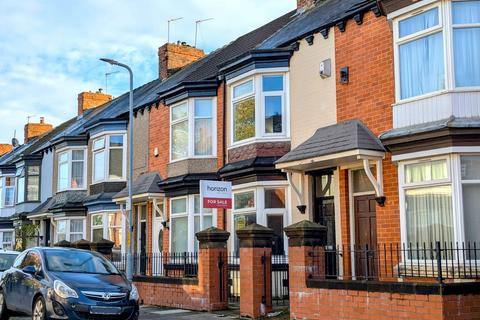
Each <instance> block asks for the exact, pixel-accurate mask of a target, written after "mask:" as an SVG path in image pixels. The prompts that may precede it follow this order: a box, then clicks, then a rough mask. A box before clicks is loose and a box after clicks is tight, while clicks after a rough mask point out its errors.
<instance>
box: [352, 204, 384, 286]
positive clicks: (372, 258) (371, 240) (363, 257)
mask: <svg viewBox="0 0 480 320" xmlns="http://www.w3.org/2000/svg"><path fill="white" fill-rule="evenodd" d="M354 202H355V243H356V255H355V256H356V259H355V260H356V274H357V276H358V277H361V278H375V277H376V276H377V272H378V269H377V263H378V261H377V259H376V256H377V255H376V250H377V214H376V206H377V202H376V201H375V195H366V196H356V197H354Z"/></svg>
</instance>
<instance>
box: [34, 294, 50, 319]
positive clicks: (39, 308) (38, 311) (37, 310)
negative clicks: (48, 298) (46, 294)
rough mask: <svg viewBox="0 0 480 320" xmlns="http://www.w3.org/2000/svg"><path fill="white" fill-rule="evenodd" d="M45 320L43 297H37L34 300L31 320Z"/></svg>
mask: <svg viewBox="0 0 480 320" xmlns="http://www.w3.org/2000/svg"><path fill="white" fill-rule="evenodd" d="M46 319H47V308H46V307H45V300H44V299H43V297H38V298H37V300H35V304H34V305H33V310H32V320H46Z"/></svg>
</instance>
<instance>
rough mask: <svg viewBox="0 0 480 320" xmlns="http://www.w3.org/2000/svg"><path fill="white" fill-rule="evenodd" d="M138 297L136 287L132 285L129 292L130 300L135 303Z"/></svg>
mask: <svg viewBox="0 0 480 320" xmlns="http://www.w3.org/2000/svg"><path fill="white" fill-rule="evenodd" d="M138 298H140V296H139V295H138V290H137V287H136V286H135V285H134V284H133V283H132V290H131V291H130V300H135V301H137V300H138Z"/></svg>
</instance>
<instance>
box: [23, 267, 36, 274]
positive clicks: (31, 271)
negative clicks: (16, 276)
mask: <svg viewBox="0 0 480 320" xmlns="http://www.w3.org/2000/svg"><path fill="white" fill-rule="evenodd" d="M22 271H23V272H25V273H28V274H31V275H36V274H37V268H35V266H26V267H25V268H23V269H22Z"/></svg>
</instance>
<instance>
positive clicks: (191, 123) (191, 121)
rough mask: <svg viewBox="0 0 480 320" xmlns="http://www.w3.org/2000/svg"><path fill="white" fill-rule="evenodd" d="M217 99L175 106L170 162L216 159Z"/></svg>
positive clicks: (171, 128) (171, 124) (194, 101)
mask: <svg viewBox="0 0 480 320" xmlns="http://www.w3.org/2000/svg"><path fill="white" fill-rule="evenodd" d="M214 119H215V104H214V99H212V98H208V99H204V98H202V99H200V98H199V99H188V100H187V101H184V102H182V103H180V104H177V105H174V106H172V107H171V113H170V131H171V139H170V145H171V149H170V159H171V161H176V160H182V159H186V158H193V157H212V156H215V153H216V151H215V137H216V131H215V130H216V124H215V121H214Z"/></svg>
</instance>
